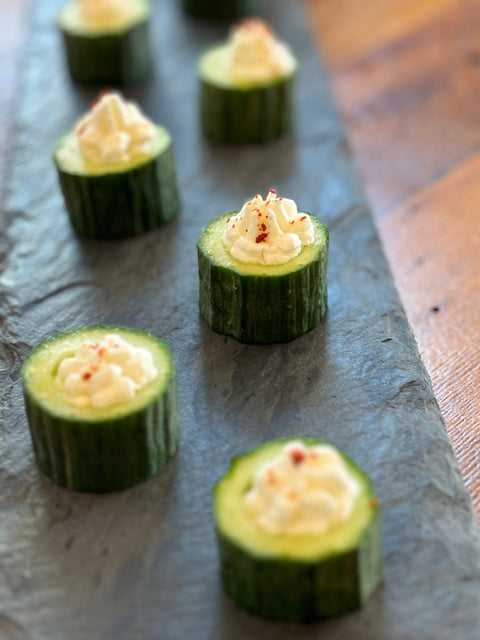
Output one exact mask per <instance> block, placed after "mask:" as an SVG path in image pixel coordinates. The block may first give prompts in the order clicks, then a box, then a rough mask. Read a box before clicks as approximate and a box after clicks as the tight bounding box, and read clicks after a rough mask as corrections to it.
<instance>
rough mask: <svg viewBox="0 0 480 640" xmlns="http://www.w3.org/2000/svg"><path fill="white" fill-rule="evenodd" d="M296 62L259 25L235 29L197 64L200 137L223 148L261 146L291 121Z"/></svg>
mask: <svg viewBox="0 0 480 640" xmlns="http://www.w3.org/2000/svg"><path fill="white" fill-rule="evenodd" d="M296 70H297V62H296V59H295V57H294V55H293V54H292V52H291V51H290V49H289V48H288V47H287V45H285V44H284V43H283V42H280V41H279V40H277V39H276V37H275V34H274V33H273V31H272V30H271V28H270V27H269V26H268V25H267V24H266V23H265V22H262V21H261V20H258V19H254V18H248V19H245V20H243V21H242V22H239V23H238V24H237V25H235V26H234V27H233V29H232V31H231V34H230V37H229V39H228V40H227V42H226V43H224V44H220V45H217V46H214V47H213V48H211V49H209V50H208V51H206V53H204V54H203V55H202V57H201V59H200V64H199V75H200V113H201V123H202V127H203V131H204V133H205V135H206V136H207V137H208V138H210V139H211V140H213V141H216V142H225V143H236V144H246V143H262V142H267V141H269V140H272V139H274V138H277V137H278V136H280V135H281V134H282V133H284V132H286V131H288V130H289V129H290V128H291V126H292V120H293V113H292V112H293V93H294V78H295V74H296Z"/></svg>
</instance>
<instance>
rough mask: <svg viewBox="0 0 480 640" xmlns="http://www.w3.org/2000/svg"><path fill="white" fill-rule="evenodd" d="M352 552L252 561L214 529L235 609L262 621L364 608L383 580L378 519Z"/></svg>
mask: <svg viewBox="0 0 480 640" xmlns="http://www.w3.org/2000/svg"><path fill="white" fill-rule="evenodd" d="M372 508H374V509H377V514H376V516H375V517H374V519H373V520H372V522H371V524H370V526H369V527H368V529H367V530H366V531H365V534H364V536H363V538H362V541H361V542H360V543H359V546H358V547H357V548H356V549H355V550H351V551H348V552H345V553H342V554H339V555H336V556H332V557H330V558H325V559H323V560H319V561H318V562H312V563H308V562H300V561H298V562H297V561H294V560H286V559H270V558H259V557H254V556H252V555H251V554H249V553H248V552H247V551H245V550H244V549H242V548H241V547H240V546H239V545H237V544H235V543H233V542H232V541H231V540H230V539H229V538H227V537H226V536H224V535H223V534H222V533H221V532H220V531H219V530H218V529H217V531H216V534H217V541H218V545H219V551H220V559H221V567H222V581H223V585H224V588H225V591H226V593H228V594H229V595H230V596H231V597H232V598H233V599H234V600H235V601H236V602H237V603H238V604H239V605H241V606H243V607H245V608H246V609H248V610H249V611H251V612H253V613H256V614H257V615H260V616H262V617H265V618H270V619H273V620H284V621H290V622H312V621H314V620H320V619H322V618H328V617H332V616H337V615H340V614H343V613H346V612H348V611H353V610H355V609H358V608H360V607H361V606H363V605H364V604H365V603H366V602H367V600H368V599H369V598H370V596H371V595H372V593H373V591H374V590H375V588H376V587H377V586H378V584H379V582H380V580H381V574H382V549H381V518H380V512H379V509H378V507H372Z"/></svg>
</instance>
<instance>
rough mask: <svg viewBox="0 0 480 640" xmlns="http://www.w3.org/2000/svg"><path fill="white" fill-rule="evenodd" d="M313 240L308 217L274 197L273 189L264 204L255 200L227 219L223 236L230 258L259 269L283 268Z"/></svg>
mask: <svg viewBox="0 0 480 640" xmlns="http://www.w3.org/2000/svg"><path fill="white" fill-rule="evenodd" d="M314 240H315V229H314V227H313V223H312V220H311V218H310V216H309V215H308V214H306V213H301V212H299V211H298V210H297V205H296V204H295V202H294V201H293V200H288V199H286V198H279V197H277V194H276V192H275V191H273V189H271V190H270V192H269V194H268V196H267V198H266V199H265V200H264V199H263V198H262V196H256V197H255V198H254V199H253V200H250V201H249V202H247V203H245V204H244V205H243V207H242V210H241V211H240V213H238V214H237V215H235V216H231V217H230V218H228V220H227V225H226V229H225V232H224V234H223V244H224V246H225V249H226V250H227V251H228V252H229V253H230V255H231V256H232V257H233V258H235V259H236V260H240V261H241V262H254V263H257V264H262V265H274V264H284V263H285V262H288V261H289V260H291V259H292V258H295V256H298V254H299V253H300V251H301V250H302V248H303V247H304V246H306V245H309V244H312V243H313V242H314Z"/></svg>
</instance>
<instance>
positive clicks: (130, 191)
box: [54, 126, 179, 239]
mask: <svg viewBox="0 0 480 640" xmlns="http://www.w3.org/2000/svg"><path fill="white" fill-rule="evenodd" d="M152 148H153V151H152V152H151V153H150V154H144V155H142V156H140V157H138V158H136V159H135V160H133V161H130V162H127V163H125V162H121V163H120V162H118V163H113V164H102V165H93V164H90V163H88V162H87V161H86V160H85V159H84V158H83V156H82V155H81V153H80V151H79V148H78V144H77V142H76V135H75V132H71V133H69V134H67V135H66V136H65V137H64V138H62V140H61V141H60V143H59V145H58V146H57V149H56V150H55V154H54V160H55V164H56V167H57V171H58V177H59V180H60V186H61V189H62V193H63V196H64V198H65V205H66V207H67V211H68V214H69V216H70V221H71V223H72V225H73V227H74V228H75V230H76V231H77V232H78V233H79V234H81V235H84V236H87V237H91V238H99V239H115V238H126V237H130V236H137V235H140V234H142V233H145V232H146V231H150V230H152V229H156V228H157V227H160V226H161V225H163V224H165V223H166V222H169V221H170V220H171V219H172V218H173V217H174V216H175V215H176V213H177V211H178V204H179V198H178V190H177V182H176V172H175V161H174V156H173V147H172V141H171V138H170V135H169V133H168V132H167V131H166V130H165V129H164V128H163V127H160V126H157V127H156V134H155V138H154V140H153V141H152Z"/></svg>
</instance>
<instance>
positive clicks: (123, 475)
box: [21, 325, 180, 492]
mask: <svg viewBox="0 0 480 640" xmlns="http://www.w3.org/2000/svg"><path fill="white" fill-rule="evenodd" d="M149 354H150V355H149ZM21 378H22V386H23V394H24V400H25V408H26V413H27V418H28V424H29V428H30V434H31V437H32V443H33V449H34V453H35V459H36V461H37V464H38V466H39V467H40V469H41V470H42V471H43V473H44V474H45V475H46V476H48V477H49V478H50V479H51V480H53V482H55V483H56V484H58V485H60V486H62V487H65V488H67V489H71V490H74V491H92V492H106V491H116V490H122V489H126V488H128V487H131V486H133V485H135V484H137V483H139V482H142V481H144V480H146V479H147V478H150V477H151V476H154V475H155V474H156V473H157V472H158V471H159V470H160V468H161V467H163V466H164V465H165V464H166V463H167V462H168V461H169V460H170V458H172V456H173V455H174V454H175V451H176V449H177V446H178V442H179V434H180V431H179V413H178V392H177V381H176V370H175V362H174V359H173V356H172V354H171V352H170V349H169V347H168V345H167V344H166V343H165V342H164V341H163V340H160V339H159V338H157V337H155V336H153V335H151V334H150V333H147V332H145V331H141V330H139V329H133V328H129V327H123V326H117V325H92V326H87V327H82V328H78V329H75V330H73V331H69V332H66V333H62V334H58V335H56V336H54V337H52V338H50V339H49V340H47V341H45V342H43V343H42V344H40V345H38V346H37V347H36V348H35V349H34V350H33V351H32V352H31V353H30V355H29V356H28V357H27V358H26V359H25V362H24V363H23V366H22V369H21ZM140 383H141V384H140Z"/></svg>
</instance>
